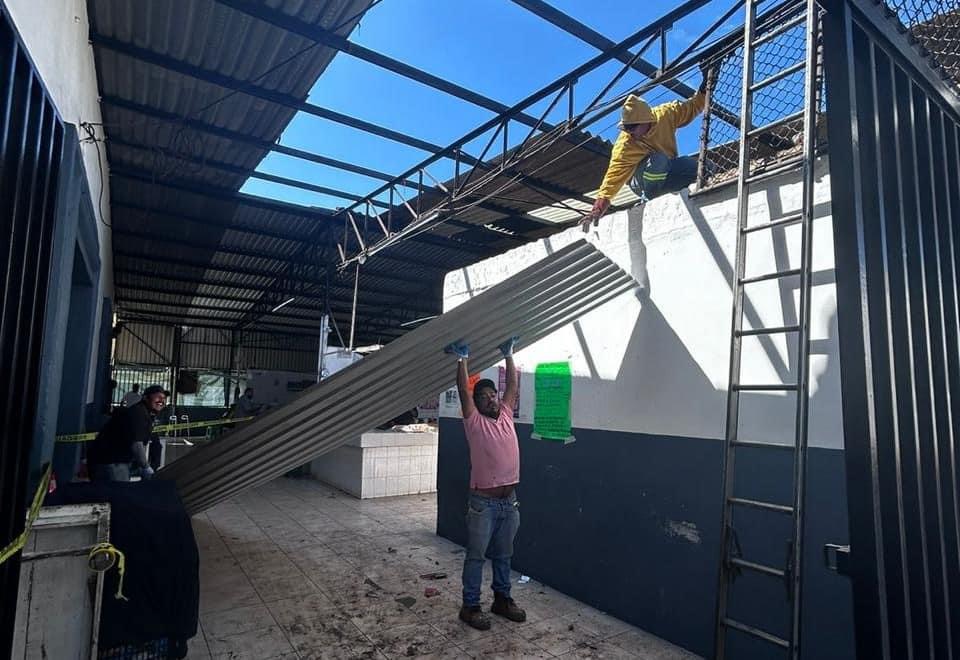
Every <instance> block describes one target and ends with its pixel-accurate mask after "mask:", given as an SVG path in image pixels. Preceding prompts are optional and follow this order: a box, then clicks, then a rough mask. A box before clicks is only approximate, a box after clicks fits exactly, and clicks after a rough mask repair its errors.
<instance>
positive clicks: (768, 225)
mask: <svg viewBox="0 0 960 660" xmlns="http://www.w3.org/2000/svg"><path fill="white" fill-rule="evenodd" d="M801 220H803V214H802V213H797V214H795V215H790V216H787V217H786V218H779V219H777V220H771V221H770V222H763V223H761V224H759V225H753V226H752V227H744V228H743V229H741V230H740V231H741V232H742V233H744V234H752V233H753V232H755V231H761V230H763V229H774V228H776V227H786V226H787V225H794V224H796V223H798V222H800V221H801Z"/></svg>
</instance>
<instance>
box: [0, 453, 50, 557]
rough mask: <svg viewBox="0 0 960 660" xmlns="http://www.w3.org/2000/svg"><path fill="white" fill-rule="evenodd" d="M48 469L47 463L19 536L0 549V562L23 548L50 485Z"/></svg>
mask: <svg viewBox="0 0 960 660" xmlns="http://www.w3.org/2000/svg"><path fill="white" fill-rule="evenodd" d="M50 469H51V466H50V465H49V464H48V465H47V469H46V470H45V471H44V473H43V477H42V478H41V479H40V485H39V486H37V492H36V493H34V494H33V504H31V505H30V513H29V514H27V522H26V523H25V524H24V526H23V531H22V532H20V534H19V536H17V538H15V539H13V541H11V542H10V543H9V544H8V545H7V547H5V548H4V549H3V550H0V564H2V563H3V562H5V561H7V560H8V559H10V557H12V556H14V555H15V554H17V553H18V552H20V551H21V550H23V546H24V545H26V543H27V537H28V536H29V535H30V530H31V529H32V528H33V523H34V521H35V520H36V519H37V516H39V515H40V506H41V505H42V504H43V498H44V496H45V495H46V494H47V488H48V487H49V485H50Z"/></svg>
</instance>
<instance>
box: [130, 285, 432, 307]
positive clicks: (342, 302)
mask: <svg viewBox="0 0 960 660" xmlns="http://www.w3.org/2000/svg"><path fill="white" fill-rule="evenodd" d="M167 279H169V278H164V281H166V280H167ZM197 282H199V283H200V284H202V285H205V284H206V282H202V281H199V280H198V281H197ZM115 287H116V288H117V289H126V290H129V291H144V292H147V293H158V294H161V295H167V296H183V297H186V298H204V299H208V300H225V301H229V302H239V303H249V304H251V305H255V304H257V303H262V302H264V299H263V298H262V297H255V296H235V295H230V294H226V293H202V292H199V291H196V290H183V289H171V288H164V287H159V286H149V285H148V286H144V285H140V284H125V283H123V282H122V281H120V280H119V279H118V280H117V281H116V284H115ZM235 288H241V289H243V288H245V287H235ZM264 293H268V292H264ZM269 293H276V294H279V295H281V296H288V297H293V296H296V298H297V299H298V300H299V299H303V300H313V301H316V302H318V303H320V304H319V305H317V306H315V307H314V306H311V307H309V308H306V309H321V310H322V309H323V308H324V306H327V307H330V308H331V309H340V310H343V311H349V310H350V309H351V308H352V304H351V303H352V299H347V298H338V297H330V298H329V299H327V298H325V297H324V296H322V295H316V296H313V295H304V294H301V293H296V294H295V293H291V292H290V291H283V290H281V289H276V290H273V291H269ZM288 307H290V308H293V309H305V308H304V306H303V305H298V304H297V303H296V302H294V303H292V304H290V305H288ZM357 307H358V308H359V309H367V310H373V311H377V312H382V311H384V310H391V309H395V308H401V307H402V308H403V310H404V311H416V312H429V313H436V312H437V309H438V308H439V305H437V307H435V308H428V307H412V306H409V305H406V304H404V305H402V306H400V305H383V304H376V303H364V302H361V303H359V304H358V305H357Z"/></svg>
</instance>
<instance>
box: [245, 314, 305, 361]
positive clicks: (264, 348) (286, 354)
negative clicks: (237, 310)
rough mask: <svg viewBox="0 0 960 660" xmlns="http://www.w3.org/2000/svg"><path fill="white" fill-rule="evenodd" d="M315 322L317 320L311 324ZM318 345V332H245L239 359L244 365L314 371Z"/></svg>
mask: <svg viewBox="0 0 960 660" xmlns="http://www.w3.org/2000/svg"><path fill="white" fill-rule="evenodd" d="M318 326H319V322H318V323H317V324H316V325H315V326H314V328H316V327H318ZM315 331H316V330H315ZM319 347H320V338H319V334H317V335H316V336H307V337H290V336H278V335H275V334H270V333H266V332H244V333H243V345H242V348H241V351H240V361H241V362H240V363H241V364H242V365H243V368H244V369H270V370H275V371H299V372H301V373H316V371H317V352H318V350H319Z"/></svg>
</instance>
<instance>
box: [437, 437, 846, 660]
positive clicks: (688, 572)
mask: <svg viewBox="0 0 960 660" xmlns="http://www.w3.org/2000/svg"><path fill="white" fill-rule="evenodd" d="M530 432H531V426H530V425H528V424H518V425H517V435H518V436H519V438H520V451H521V486H520V490H519V498H520V510H521V520H522V521H521V531H520V534H519V535H518V537H517V544H516V550H515V555H514V568H516V570H518V571H521V572H522V573H525V574H527V575H530V576H532V577H534V578H535V579H538V580H541V581H543V582H544V583H546V584H549V585H551V586H553V587H555V588H557V589H559V590H560V591H563V592H564V593H567V594H569V595H571V596H573V597H575V598H577V599H579V600H581V601H583V602H585V603H587V604H589V605H592V606H594V607H597V608H599V609H601V610H603V611H606V612H609V613H611V614H613V615H615V616H617V617H619V618H621V619H623V620H625V621H628V622H630V623H633V624H635V625H637V626H640V627H641V628H644V629H645V630H648V631H649V632H652V633H654V634H656V635H658V636H660V637H663V638H665V639H667V640H670V641H671V642H674V643H676V644H679V645H681V646H684V647H685V648H688V649H690V650H692V651H694V652H696V653H698V654H700V655H703V656H707V657H709V656H710V655H711V653H712V647H713V639H712V637H713V616H714V600H715V593H716V583H717V559H718V556H719V549H718V542H719V541H718V539H719V527H720V525H719V521H720V461H721V443H720V442H719V441H717V440H709V439H701V438H682V437H664V436H653V435H646V434H631V433H622V432H610V431H597V430H590V429H575V435H576V438H577V442H575V443H573V444H570V445H557V444H553V443H548V442H542V441H536V440H531V439H530ZM740 460H741V461H742V462H741V463H740V467H739V468H738V472H739V473H740V474H743V475H749V477H750V483H749V484H748V486H749V487H748V488H744V489H743V490H742V491H741V494H748V493H749V494H753V495H755V496H766V497H770V498H773V499H775V500H780V501H786V500H788V499H789V496H790V484H791V482H790V480H789V475H790V462H791V460H790V453H789V452H782V451H776V450H773V451H771V450H764V451H762V452H761V453H755V454H753V455H751V454H745V455H743V456H741V459H740ZM468 476H469V453H468V451H467V446H466V440H465V438H464V435H463V425H462V422H461V421H460V420H458V419H441V420H440V447H439V462H438V474H437V490H438V504H439V506H438V519H437V533H438V534H440V535H441V536H444V537H446V538H449V539H451V540H453V541H455V542H457V543H461V544H462V543H464V541H465V533H466V532H465V527H464V512H465V503H466V494H467V488H468ZM808 483H809V498H808V509H807V510H808V526H807V534H806V539H807V551H806V552H805V558H806V559H805V570H806V573H805V576H806V577H805V587H804V588H805V598H804V600H805V606H804V628H803V630H804V633H803V650H804V653H803V656H804V657H805V658H817V659H821V658H850V657H853V627H852V612H851V607H852V605H851V596H850V587H849V583H848V580H847V579H846V578H844V577H842V576H838V575H837V574H835V573H832V572H830V571H828V570H827V569H825V568H824V567H823V559H822V557H823V555H822V551H823V545H824V543H845V542H846V538H847V519H846V498H845V494H844V472H843V453H842V452H841V451H837V450H827V449H817V448H813V449H811V450H810V453H809V479H808ZM756 513H757V514H759V517H756V516H755V517H754V518H752V519H748V518H739V519H738V520H737V521H735V524H736V527H737V528H738V530H740V532H739V533H740V541H741V544H742V546H743V548H744V554H745V555H746V556H748V557H749V558H753V559H756V560H762V561H767V562H770V563H773V564H774V565H779V566H782V565H783V563H784V557H785V554H786V541H787V539H788V538H790V532H789V519H788V518H787V519H785V520H783V519H781V520H778V519H777V518H776V517H775V516H776V514H769V513H766V512H756ZM771 516H774V517H773V518H771ZM487 576H488V578H489V571H488V573H487ZM785 594H786V591H785V588H784V586H783V583H782V582H779V581H777V580H775V579H774V578H769V577H766V576H753V575H750V576H746V575H745V576H743V577H742V578H740V579H738V580H737V583H736V585H735V591H734V600H733V609H732V613H737V612H740V613H741V616H743V617H744V618H745V619H747V620H748V621H751V622H754V623H757V624H762V625H765V626H767V628H768V629H770V630H771V631H772V632H776V631H777V630H778V629H782V627H783V624H784V623H785V619H786V611H787V610H786V597H785ZM731 640H732V642H731V645H730V646H729V647H728V648H729V649H730V657H749V658H763V657H781V655H780V654H779V653H777V652H773V653H771V652H770V649H769V648H763V647H756V648H755V647H753V646H748V645H746V644H742V643H741V641H740V640H735V639H733V638H731Z"/></svg>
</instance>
